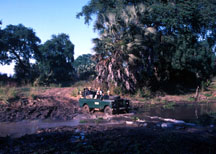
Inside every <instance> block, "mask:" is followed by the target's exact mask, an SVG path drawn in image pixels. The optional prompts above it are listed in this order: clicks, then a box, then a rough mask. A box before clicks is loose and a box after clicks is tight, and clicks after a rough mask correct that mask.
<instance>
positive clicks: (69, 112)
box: [0, 88, 79, 122]
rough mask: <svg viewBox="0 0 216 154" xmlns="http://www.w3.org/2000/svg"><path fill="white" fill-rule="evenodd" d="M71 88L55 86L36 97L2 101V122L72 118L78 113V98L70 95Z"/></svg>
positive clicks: (0, 113)
mask: <svg viewBox="0 0 216 154" xmlns="http://www.w3.org/2000/svg"><path fill="white" fill-rule="evenodd" d="M70 92H71V88H53V89H48V90H47V91H45V92H44V93H41V94H39V95H38V96H37V97H36V98H35V99H27V98H21V99H18V100H13V101H12V102H10V103H8V104H4V103H0V122H5V121H10V122H12V121H21V120H35V119H51V120H71V119H73V117H74V116H75V115H76V114H77V113H78V110H79V106H78V103H77V100H75V99H72V98H71V97H70V95H69V93H70Z"/></svg>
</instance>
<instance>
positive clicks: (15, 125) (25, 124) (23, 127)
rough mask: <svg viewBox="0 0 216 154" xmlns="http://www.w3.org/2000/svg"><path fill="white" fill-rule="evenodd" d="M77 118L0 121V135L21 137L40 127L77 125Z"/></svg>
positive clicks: (34, 131) (32, 132)
mask: <svg viewBox="0 0 216 154" xmlns="http://www.w3.org/2000/svg"><path fill="white" fill-rule="evenodd" d="M78 124H79V120H73V121H66V122H62V121H42V120H33V121H28V120H25V121H20V122H1V123H0V137H6V136H10V137H21V136H23V135H26V134H34V133H36V132H37V130H38V129H41V128H55V127H60V126H77V125H78Z"/></svg>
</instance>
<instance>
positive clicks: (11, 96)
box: [0, 86, 48, 103]
mask: <svg viewBox="0 0 216 154" xmlns="http://www.w3.org/2000/svg"><path fill="white" fill-rule="evenodd" d="M46 89H48V88H45V87H30V86H28V87H27V86H24V87H9V86H5V87H0V100H1V101H3V102H5V103H9V102H10V101H12V100H16V99H19V98H30V99H36V98H37V96H38V94H39V93H42V92H43V91H45V90H46Z"/></svg>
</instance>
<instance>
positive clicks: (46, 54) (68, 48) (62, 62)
mask: <svg viewBox="0 0 216 154" xmlns="http://www.w3.org/2000/svg"><path fill="white" fill-rule="evenodd" d="M36 60H37V63H38V66H39V70H40V77H39V80H40V82H43V83H45V84H49V83H59V82H64V81H65V82H66V81H70V80H74V78H75V75H74V68H73V66H72V64H73V61H74V45H73V44H72V42H71V41H70V39H69V36H68V35H66V34H59V35H53V36H52V39H51V40H48V41H46V42H45V43H44V44H43V45H41V47H40V54H39V55H38V56H37V57H36Z"/></svg>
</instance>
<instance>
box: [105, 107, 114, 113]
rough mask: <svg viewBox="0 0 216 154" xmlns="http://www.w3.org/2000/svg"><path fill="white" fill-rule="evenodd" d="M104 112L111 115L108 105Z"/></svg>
mask: <svg viewBox="0 0 216 154" xmlns="http://www.w3.org/2000/svg"><path fill="white" fill-rule="evenodd" d="M104 113H105V114H108V115H112V109H111V108H110V107H109V106H106V107H105V109H104Z"/></svg>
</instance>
